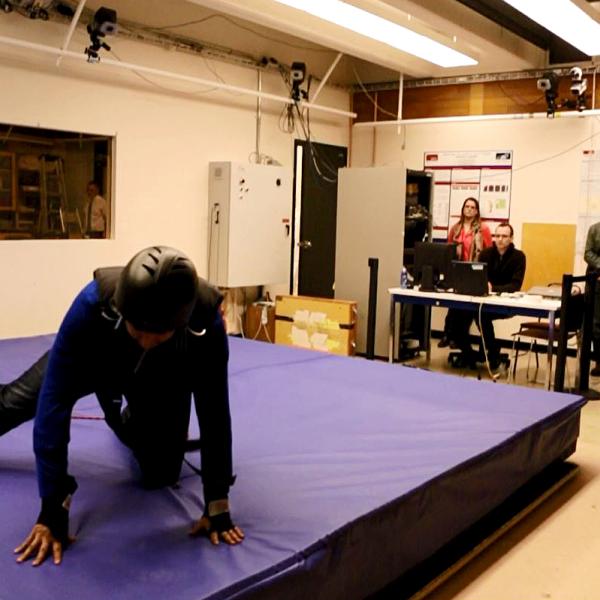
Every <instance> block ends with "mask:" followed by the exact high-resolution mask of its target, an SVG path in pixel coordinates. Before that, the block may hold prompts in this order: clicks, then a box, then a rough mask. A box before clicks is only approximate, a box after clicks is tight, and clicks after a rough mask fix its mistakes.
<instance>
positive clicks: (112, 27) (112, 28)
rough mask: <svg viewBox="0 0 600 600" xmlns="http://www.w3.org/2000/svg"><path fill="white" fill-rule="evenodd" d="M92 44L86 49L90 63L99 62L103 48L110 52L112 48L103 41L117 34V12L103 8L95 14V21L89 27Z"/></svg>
mask: <svg viewBox="0 0 600 600" xmlns="http://www.w3.org/2000/svg"><path fill="white" fill-rule="evenodd" d="M87 32H88V34H89V35H90V42H91V44H90V45H89V46H88V47H87V48H86V49H85V53H86V54H87V57H88V62H99V60H100V56H99V55H98V53H99V52H100V50H101V49H102V48H104V49H105V50H106V51H108V52H110V46H109V45H108V44H107V43H106V42H105V41H104V40H103V39H102V38H104V37H105V36H107V35H114V34H115V33H117V11H116V10H113V9H112V8H106V6H101V7H100V8H99V9H98V10H97V11H96V13H95V14H94V20H93V21H92V22H91V23H90V24H89V25H88V26H87Z"/></svg>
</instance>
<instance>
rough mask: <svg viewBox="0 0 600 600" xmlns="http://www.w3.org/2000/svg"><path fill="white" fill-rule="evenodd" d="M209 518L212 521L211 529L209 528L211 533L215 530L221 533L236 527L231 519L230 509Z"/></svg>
mask: <svg viewBox="0 0 600 600" xmlns="http://www.w3.org/2000/svg"><path fill="white" fill-rule="evenodd" d="M208 519H209V521H210V529H209V530H208V533H209V535H210V534H211V533H212V532H213V531H216V532H217V533H218V534H221V533H223V532H224V531H229V530H230V529H233V528H234V527H235V525H234V524H233V521H232V520H231V513H230V512H229V511H227V512H224V513H221V514H219V515H215V516H214V517H208Z"/></svg>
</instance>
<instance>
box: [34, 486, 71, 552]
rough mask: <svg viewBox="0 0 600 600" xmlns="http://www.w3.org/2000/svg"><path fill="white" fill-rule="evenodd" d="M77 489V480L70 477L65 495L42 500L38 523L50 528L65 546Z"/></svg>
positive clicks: (67, 540) (65, 488)
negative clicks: (72, 502)
mask: <svg viewBox="0 0 600 600" xmlns="http://www.w3.org/2000/svg"><path fill="white" fill-rule="evenodd" d="M76 489H77V483H76V482H75V479H73V478H72V477H69V478H68V481H67V482H66V485H65V487H64V493H62V494H59V495H56V496H49V497H47V498H42V510H41V511H40V514H39V515H38V518H37V523H39V524H40V525H45V526H46V527H48V529H50V533H52V535H53V536H54V537H55V538H56V539H57V540H58V541H59V542H60V543H61V544H62V545H63V546H66V545H67V544H68V542H69V507H70V506H71V498H72V497H73V493H74V492H75V490H76Z"/></svg>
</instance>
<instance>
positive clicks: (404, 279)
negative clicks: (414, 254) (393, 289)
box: [400, 267, 408, 288]
mask: <svg viewBox="0 0 600 600" xmlns="http://www.w3.org/2000/svg"><path fill="white" fill-rule="evenodd" d="M400 287H401V288H407V287H408V271H407V270H406V267H402V271H400Z"/></svg>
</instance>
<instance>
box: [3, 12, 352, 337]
mask: <svg viewBox="0 0 600 600" xmlns="http://www.w3.org/2000/svg"><path fill="white" fill-rule="evenodd" d="M65 31H66V27H65V26H63V25H59V24H56V23H51V22H48V23H43V22H40V21H30V20H28V19H24V18H23V17H21V16H19V15H16V14H15V13H12V14H10V15H3V17H2V19H1V20H0V35H6V36H11V37H18V38H20V39H30V40H31V41H35V42H36V43H38V44H47V45H53V46H54V47H58V46H59V45H60V44H61V43H62V38H63V36H64V33H65ZM86 42H87V40H86V36H85V35H84V34H83V33H82V32H81V31H79V30H78V32H77V33H76V36H75V38H74V41H73V43H72V45H71V46H70V47H69V49H73V50H75V51H79V50H80V49H82V48H83V47H84V45H85V44H86ZM113 50H114V51H115V52H116V53H117V54H118V56H119V58H120V59H121V60H123V61H125V62H132V63H138V64H144V65H146V66H153V67H156V68H160V69H165V70H169V71H177V72H180V73H184V74H188V75H193V76H196V77H204V78H210V79H214V77H215V75H214V74H213V72H212V71H214V70H216V71H217V72H218V75H219V76H220V77H221V78H222V79H223V80H225V81H226V82H227V83H229V84H233V85H239V86H244V87H251V88H255V87H256V73H255V72H254V71H252V70H249V69H244V68H241V67H235V66H231V65H226V64H223V63H218V62H215V61H211V63H207V62H206V61H205V60H204V59H202V58H199V57H197V56H192V55H187V54H183V53H180V52H175V51H172V50H166V49H162V48H156V47H153V46H146V45H142V44H138V43H132V42H127V41H117V42H116V43H115V42H113ZM107 56H108V55H107ZM299 60H301V57H299ZM55 62H56V59H55V58H52V57H48V56H45V55H42V54H38V53H34V52H29V51H28V52H21V51H15V50H13V49H12V48H8V47H6V46H3V45H2V44H1V43H0V81H2V92H1V93H0V121H2V122H4V123H9V124H16V125H28V126H36V125H39V126H40V127H44V128H50V129H53V128H54V129H64V130H69V131H76V132H78V131H81V132H84V133H98V134H110V135H115V136H116V155H115V160H114V162H115V171H114V174H115V177H114V183H113V186H114V187H113V194H112V198H113V200H114V207H115V214H114V216H115V219H114V239H111V240H47V241H45V240H34V241H31V240H24V241H14V240H11V241H0V290H1V296H0V297H1V298H2V303H1V304H2V310H1V311H0V338H5V337H14V336H25V335H35V334H41V333H48V332H52V331H55V330H56V329H57V327H58V325H59V324H60V320H61V318H62V316H63V314H64V312H65V310H66V309H67V308H68V306H69V304H70V302H71V301H72V299H73V297H74V295H75V294H76V293H77V291H78V290H79V289H80V288H81V287H82V286H83V285H85V283H86V282H87V281H89V279H90V278H91V274H92V271H93V269H94V268H96V267H97V266H101V265H111V264H124V262H126V261H127V260H128V258H130V256H131V255H132V254H133V253H134V252H135V251H137V250H138V249H140V248H142V247H145V246H148V245H151V244H170V245H173V246H176V247H178V248H181V249H182V250H184V251H185V252H187V253H188V254H189V255H190V257H191V258H192V259H193V260H194V262H195V263H196V265H197V266H198V270H199V272H200V274H201V275H204V276H205V275H206V259H207V257H206V244H207V240H206V231H207V193H208V162H209V161H213V160H233V161H247V160H248V156H249V155H250V153H251V152H253V151H254V148H255V126H256V120H255V117H256V112H255V107H256V101H255V99H254V98H251V97H247V96H240V95H237V94H227V93H224V92H211V93H198V92H202V91H205V90H206V88H202V86H198V85H191V84H186V83H180V82H176V81H173V80H168V79H159V78H156V77H151V79H153V81H154V82H155V84H157V85H160V86H162V88H167V89H166V90H165V89H161V88H159V87H156V85H150V84H148V83H147V82H145V81H143V80H142V79H141V78H139V77H138V76H136V75H135V74H132V73H127V72H124V71H122V70H114V69H111V68H110V67H108V66H105V65H102V64H100V65H90V64H87V63H85V62H82V63H81V64H80V63H77V62H74V61H69V60H67V59H65V60H63V62H62V63H61V66H60V68H57V67H56V65H55ZM209 67H210V68H209ZM169 90H177V91H178V92H173V91H169ZM263 90H264V91H269V92H271V93H275V94H278V95H282V96H283V95H286V90H285V88H284V86H283V84H282V82H281V79H280V77H279V75H278V74H275V73H274V74H270V73H269V74H266V75H265V76H264V78H263ZM319 103H320V104H326V105H329V106H335V107H337V108H341V109H344V110H347V109H348V105H349V98H348V95H347V94H346V93H345V92H342V91H340V90H335V89H331V88H325V89H324V90H323V92H322V93H321V95H320V97H319ZM281 108H282V105H281V104H279V103H276V102H272V101H266V102H264V103H263V118H262V132H261V152H263V153H266V154H269V155H271V156H273V157H274V158H276V159H277V160H278V161H279V162H281V163H282V164H284V165H286V166H292V162H293V137H294V136H292V135H289V134H285V133H283V132H281V131H280V130H279V127H278V119H279V113H280V111H281ZM311 126H312V131H313V137H314V139H315V140H316V141H319V142H325V143H331V144H339V145H348V141H349V133H348V131H349V130H348V120H347V119H346V118H344V117H337V116H331V115H326V114H325V113H320V114H318V113H317V112H314V111H313V113H312V114H311Z"/></svg>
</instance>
